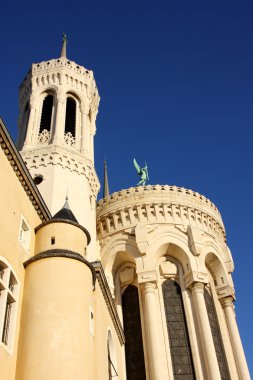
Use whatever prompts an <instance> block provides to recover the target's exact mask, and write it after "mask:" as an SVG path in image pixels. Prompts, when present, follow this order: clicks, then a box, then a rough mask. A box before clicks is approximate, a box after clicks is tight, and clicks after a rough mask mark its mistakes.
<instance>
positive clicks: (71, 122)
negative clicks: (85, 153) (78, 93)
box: [65, 97, 76, 137]
mask: <svg viewBox="0 0 253 380" xmlns="http://www.w3.org/2000/svg"><path fill="white" fill-rule="evenodd" d="M65 133H71V135H72V137H75V135H76V101H75V99H73V98H70V97H68V98H67V103H66V119H65Z"/></svg>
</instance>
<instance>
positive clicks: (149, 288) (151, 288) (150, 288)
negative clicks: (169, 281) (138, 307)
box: [141, 282, 157, 294]
mask: <svg viewBox="0 0 253 380" xmlns="http://www.w3.org/2000/svg"><path fill="white" fill-rule="evenodd" d="M156 288H157V284H156V283H155V282H143V283H142V284H141V289H142V291H143V293H144V294H147V293H152V294H154V293H155V290H156Z"/></svg>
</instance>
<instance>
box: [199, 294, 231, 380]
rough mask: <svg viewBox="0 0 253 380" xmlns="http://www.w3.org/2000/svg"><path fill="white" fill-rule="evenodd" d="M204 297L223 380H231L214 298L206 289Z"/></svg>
mask: <svg viewBox="0 0 253 380" xmlns="http://www.w3.org/2000/svg"><path fill="white" fill-rule="evenodd" d="M204 296H205V302H206V309H207V314H208V319H209V323H210V327H211V332H212V336H213V343H214V348H215V352H216V356H217V361H218V365H219V369H220V375H221V380H230V379H231V378H230V375H229V370H228V363H227V359H226V355H225V351H224V347H223V343H222V338H221V333H220V328H219V323H218V318H217V314H216V310H215V306H214V302H213V297H212V295H211V294H210V293H209V290H208V289H207V288H205V291H204Z"/></svg>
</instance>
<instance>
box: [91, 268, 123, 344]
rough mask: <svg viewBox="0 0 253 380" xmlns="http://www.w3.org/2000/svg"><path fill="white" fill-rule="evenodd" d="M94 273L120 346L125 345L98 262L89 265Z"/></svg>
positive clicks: (108, 289) (116, 314)
mask: <svg viewBox="0 0 253 380" xmlns="http://www.w3.org/2000/svg"><path fill="white" fill-rule="evenodd" d="M91 264H92V265H93V267H94V269H95V271H96V275H97V279H98V282H99V285H100V288H101V290H102V293H103V296H104V299H105V303H106V306H107V308H108V311H109V313H110V315H111V318H112V321H113V325H114V327H115V330H116V332H117V335H118V338H119V341H120V344H121V345H123V344H124V343H125V337H124V331H123V328H122V325H121V322H120V319H119V316H118V313H117V310H116V306H115V303H114V300H113V298H112V294H111V292H110V288H109V286H108V283H107V280H106V277H105V274H104V270H103V267H102V265H101V263H100V261H94V262H93V263H91Z"/></svg>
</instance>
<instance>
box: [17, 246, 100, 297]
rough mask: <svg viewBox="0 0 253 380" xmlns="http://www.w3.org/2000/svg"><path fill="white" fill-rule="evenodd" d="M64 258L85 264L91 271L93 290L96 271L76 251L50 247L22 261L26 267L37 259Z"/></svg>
mask: <svg viewBox="0 0 253 380" xmlns="http://www.w3.org/2000/svg"><path fill="white" fill-rule="evenodd" d="M56 257H60V258H66V259H72V260H77V261H80V262H81V263H83V264H85V265H86V266H87V267H88V268H89V269H90V270H91V273H92V284H93V290H95V284H96V272H95V269H94V267H93V265H92V264H91V263H90V262H89V261H88V260H86V259H85V258H84V257H83V256H81V255H80V254H79V253H77V252H73V251H69V250H67V249H50V250H47V251H44V252H41V253H39V254H38V255H36V256H33V257H31V258H30V259H28V260H27V261H25V262H24V264H23V265H24V268H26V267H27V266H28V265H30V264H32V263H34V262H36V261H39V260H45V259H50V258H56Z"/></svg>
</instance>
